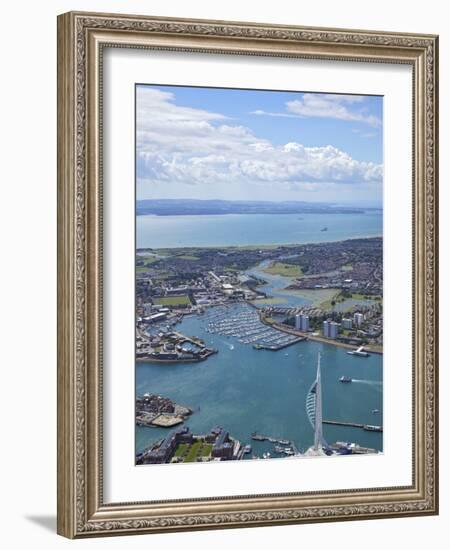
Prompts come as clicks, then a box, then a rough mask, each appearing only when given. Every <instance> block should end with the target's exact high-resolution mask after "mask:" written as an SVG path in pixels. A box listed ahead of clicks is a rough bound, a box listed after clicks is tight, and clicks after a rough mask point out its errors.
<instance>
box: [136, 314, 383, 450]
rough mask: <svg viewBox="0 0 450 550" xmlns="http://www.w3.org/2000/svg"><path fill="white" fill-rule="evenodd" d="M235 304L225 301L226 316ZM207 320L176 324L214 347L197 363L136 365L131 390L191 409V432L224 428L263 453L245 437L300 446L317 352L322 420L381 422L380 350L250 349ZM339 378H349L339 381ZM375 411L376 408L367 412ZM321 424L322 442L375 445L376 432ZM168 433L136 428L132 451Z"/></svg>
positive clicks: (306, 438) (262, 446)
mask: <svg viewBox="0 0 450 550" xmlns="http://www.w3.org/2000/svg"><path fill="white" fill-rule="evenodd" d="M240 307H242V305H237V306H231V307H230V311H229V313H230V315H233V314H234V312H233V308H240ZM247 307H250V306H247ZM208 325H209V320H208V317H207V316H187V317H185V318H184V319H183V321H182V322H181V323H180V324H179V325H178V326H177V330H179V331H180V332H182V333H184V334H186V335H196V336H198V337H200V338H202V339H203V340H204V341H205V343H206V345H207V346H211V347H215V348H216V349H218V350H219V353H217V354H216V355H213V356H212V357H210V358H209V359H207V360H206V361H204V362H200V363H192V364H189V363H187V364H170V365H163V364H150V363H139V364H137V366H136V395H142V394H143V393H145V392H151V393H158V394H161V395H164V396H167V397H170V398H171V399H173V400H174V401H176V402H177V403H180V404H183V405H187V406H189V407H192V408H193V409H194V411H195V412H194V413H193V414H192V416H191V417H190V418H188V420H187V422H186V425H187V426H189V427H190V428H191V429H192V430H193V431H194V432H195V433H204V432H206V431H208V430H210V429H211V428H212V427H213V426H215V425H220V426H223V427H224V428H225V429H227V430H228V431H229V432H230V434H231V435H233V436H234V437H237V438H238V439H239V440H240V441H241V442H242V443H244V444H245V443H250V444H252V447H253V452H254V453H256V454H257V455H259V456H261V455H262V453H263V452H266V451H271V452H272V456H277V455H276V454H274V453H273V445H271V444H270V443H267V442H263V443H260V442H256V441H252V440H251V434H252V432H254V431H257V432H258V433H262V434H266V435H269V436H274V437H281V438H285V439H289V440H291V441H293V442H294V444H295V445H296V447H297V448H298V449H299V450H302V449H303V450H304V449H306V448H308V447H309V446H310V445H311V444H312V442H313V431H312V429H311V426H310V424H309V421H308V418H307V416H306V411H305V401H306V396H307V392H308V390H309V388H310V386H311V384H312V382H313V381H314V378H315V374H316V367H317V353H318V351H320V352H321V356H322V388H323V418H324V419H328V420H341V421H352V422H358V423H361V424H377V425H381V424H382V401H383V393H382V356H380V355H375V354H374V355H371V356H370V357H368V358H358V357H353V356H350V355H348V354H347V353H346V350H345V349H342V348H339V347H336V346H333V345H329V344H321V343H317V342H309V341H304V342H299V343H297V344H294V345H292V346H290V347H288V348H285V349H284V350H280V351H276V352H274V351H266V350H257V349H254V348H253V346H252V345H249V344H242V343H240V342H239V341H238V339H237V338H234V337H231V336H229V337H226V336H221V335H218V334H211V333H210V332H208V331H207V330H206V329H207V328H208ZM341 376H349V377H351V378H354V379H355V381H354V382H353V383H351V384H342V383H341V382H339V380H338V379H339V378H340V377H341ZM376 409H378V410H379V411H380V412H379V413H373V412H372V411H373V410H376ZM323 429H324V435H325V439H326V440H327V441H328V442H329V443H334V442H335V441H353V442H356V443H359V444H360V445H362V446H366V447H370V448H375V449H378V450H382V439H383V438H382V435H383V434H382V433H378V432H367V431H364V430H361V429H358V428H348V427H341V426H331V425H324V428H323ZM168 433H169V432H168V431H167V430H164V429H162V428H147V427H136V451H137V452H139V451H142V450H143V449H144V448H146V447H148V446H149V445H151V444H152V443H154V442H156V441H157V440H159V439H162V438H163V437H165V436H166V435H167V434H168Z"/></svg>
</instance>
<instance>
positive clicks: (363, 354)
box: [347, 346, 369, 357]
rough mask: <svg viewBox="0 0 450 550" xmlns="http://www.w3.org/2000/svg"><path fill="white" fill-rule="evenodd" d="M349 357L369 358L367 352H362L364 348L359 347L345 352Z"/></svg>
mask: <svg viewBox="0 0 450 550" xmlns="http://www.w3.org/2000/svg"><path fill="white" fill-rule="evenodd" d="M347 353H348V354H349V355H356V356H357V357H369V354H368V353H367V351H364V346H360V347H359V348H358V349H353V350H352V351H347Z"/></svg>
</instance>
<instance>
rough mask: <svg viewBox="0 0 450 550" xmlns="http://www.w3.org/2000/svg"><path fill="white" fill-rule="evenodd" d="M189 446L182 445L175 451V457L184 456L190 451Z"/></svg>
mask: <svg viewBox="0 0 450 550" xmlns="http://www.w3.org/2000/svg"><path fill="white" fill-rule="evenodd" d="M188 448H189V445H188V444H187V443H180V444H179V445H178V447H177V450H176V451H175V456H183V455H184V453H185V452H186V451H187V450H188Z"/></svg>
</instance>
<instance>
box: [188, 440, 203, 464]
mask: <svg viewBox="0 0 450 550" xmlns="http://www.w3.org/2000/svg"><path fill="white" fill-rule="evenodd" d="M201 446H202V442H201V441H196V442H195V443H194V444H192V445H191V448H190V449H189V452H188V454H187V455H186V458H185V459H184V462H195V461H196V460H197V457H198V455H199V451H200V447H201Z"/></svg>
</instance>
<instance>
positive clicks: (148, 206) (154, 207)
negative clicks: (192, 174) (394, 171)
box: [136, 199, 374, 216]
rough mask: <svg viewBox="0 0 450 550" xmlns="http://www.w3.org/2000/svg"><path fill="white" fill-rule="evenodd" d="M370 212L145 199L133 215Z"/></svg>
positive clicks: (296, 204) (316, 205)
mask: <svg viewBox="0 0 450 550" xmlns="http://www.w3.org/2000/svg"><path fill="white" fill-rule="evenodd" d="M366 210H374V208H359V207H354V206H342V205H337V204H333V203H325V202H305V201H282V202H271V201H244V200H238V201H228V200H200V199H151V200H149V199H145V200H138V201H137V202H136V214H137V215H138V216H139V215H141V216H142V215H148V214H153V215H156V216H185V215H196V216H198V215H225V214H362V213H364V212H365V211H366Z"/></svg>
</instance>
